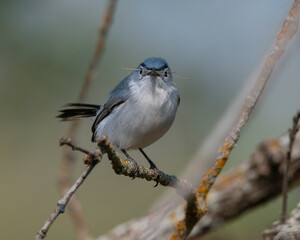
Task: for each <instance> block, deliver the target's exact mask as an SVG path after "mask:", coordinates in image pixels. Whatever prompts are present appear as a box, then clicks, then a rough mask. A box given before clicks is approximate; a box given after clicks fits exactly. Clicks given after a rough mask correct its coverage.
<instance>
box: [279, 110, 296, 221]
mask: <svg viewBox="0 0 300 240" xmlns="http://www.w3.org/2000/svg"><path fill="white" fill-rule="evenodd" d="M299 118H300V111H299V112H298V113H297V114H296V115H295V116H294V118H293V127H292V129H289V137H290V145H289V148H288V151H287V153H286V160H285V170H284V175H283V184H282V210H281V218H280V223H281V224H283V223H285V219H286V209H287V192H288V179H289V176H288V171H289V167H290V161H291V154H292V150H293V145H294V141H295V136H296V134H297V132H298V130H299V129H298V122H299Z"/></svg>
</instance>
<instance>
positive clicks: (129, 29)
mask: <svg viewBox="0 0 300 240" xmlns="http://www.w3.org/2000/svg"><path fill="white" fill-rule="evenodd" d="M292 2H293V1H292V0H285V1H282V0H263V1H262V0H254V1H240V0H227V1H223V0H209V1H208V0H206V1H196V0H191V1H188V2H186V1H174V0H165V1H158V0H155V1H151V2H149V1H145V0H142V1H141V0H128V1H119V3H118V5H117V10H116V14H115V18H114V23H113V25H112V28H111V30H110V33H109V36H108V39H107V42H106V51H105V54H104V55H103V58H102V60H101V63H100V66H99V68H98V70H97V76H96V78H95V81H94V82H93V83H92V88H91V91H90V92H89V97H88V100H87V102H90V103H97V104H100V103H102V102H103V101H105V99H106V97H107V95H108V93H109V91H110V90H111V89H112V88H113V87H114V86H115V85H116V84H117V83H118V82H119V81H120V80H121V79H122V78H124V77H125V76H126V75H127V72H126V71H125V70H122V69H121V68H124V67H129V68H135V67H136V66H137V65H138V64H139V63H140V62H141V61H143V60H144V59H145V58H147V57H150V56H161V57H164V58H166V59H167V61H168V62H169V65H170V66H171V68H172V70H173V71H174V72H176V74H179V75H182V76H185V77H188V78H189V79H188V80H186V79H183V78H180V77H176V78H175V81H176V86H177V88H178V89H179V91H180V94H181V105H180V108H179V111H178V115H177V118H176V121H175V123H174V125H173V127H172V128H171V130H170V131H169V132H168V134H167V135H166V136H165V137H164V138H163V139H161V140H160V141H158V142H157V143H155V144H153V145H152V146H150V147H148V148H147V149H146V151H147V153H148V154H149V155H150V156H151V158H152V159H153V160H154V161H155V162H156V163H157V165H158V166H159V168H161V169H162V170H164V171H166V172H168V173H174V174H176V175H180V173H181V172H182V171H183V169H184V168H185V166H186V165H187V164H188V160H189V159H191V158H192V157H193V155H194V154H195V152H196V151H197V149H198V148H199V146H200V144H201V143H202V142H203V141H204V139H205V136H207V135H208V134H209V133H210V131H211V130H212V129H213V127H214V124H216V123H217V121H218V119H219V118H220V116H221V115H222V114H223V113H224V111H225V110H226V108H227V107H228V105H229V103H230V101H231V100H232V99H233V98H234V96H235V95H236V94H237V93H238V91H239V89H241V88H242V86H243V85H244V83H245V82H246V80H247V79H248V78H249V77H250V76H251V74H252V73H253V72H254V71H255V70H256V69H257V68H258V67H259V65H260V63H261V61H262V60H263V59H264V57H265V55H266V53H267V52H268V49H269V48H270V46H271V44H272V43H274V41H275V38H276V34H277V33H278V31H279V29H280V28H281V24H282V22H283V20H284V18H285V17H286V16H287V14H288V12H289V9H290V6H291V4H292ZM105 7H106V1H104V0H103V1H96V0H88V1H80V0H72V1H71V0H65V1H58V0H51V1H49V0H48V1H36V0H28V1H20V0H19V1H18V0H10V1H5V0H2V1H1V3H0V28H1V34H0V109H1V113H0V132H1V138H0V151H1V168H0V189H1V198H0V203H1V204H0V226H1V231H0V238H1V239H33V237H34V235H35V233H36V231H37V230H38V229H40V228H41V226H42V224H43V223H44V221H45V220H46V219H47V218H48V217H49V214H50V213H51V212H52V210H53V209H54V207H55V206H56V201H57V200H58V198H59V197H60V194H59V191H58V188H57V177H58V169H59V166H60V161H61V153H62V149H61V148H60V147H59V146H58V139H59V137H60V136H64V134H65V132H66V130H67V128H68V124H67V123H63V122H59V121H58V119H56V118H55V116H56V115H57V110H58V109H59V108H60V107H61V106H62V105H63V104H65V103H69V102H74V101H75V100H76V99H77V96H78V93H79V91H80V88H81V85H82V82H83V78H84V75H85V73H86V70H87V67H88V63H89V61H90V58H91V56H92V53H93V51H94V46H95V42H96V39H97V34H98V28H99V24H100V20H101V18H102V14H103V12H104V9H105ZM299 76H300V34H299V31H298V33H297V35H296V36H295V38H294V39H293V41H292V44H291V47H290V48H289V49H288V50H287V52H286V53H285V55H284V56H283V58H282V59H281V61H280V64H279V66H278V67H277V68H276V70H275V72H274V74H273V76H272V78H271V81H270V82H269V83H268V85H267V88H266V91H265V92H264V94H263V96H262V98H261V99H260V101H259V105H258V106H257V108H256V110H255V112H254V114H253V115H252V117H251V120H250V122H249V124H248V125H247V127H246V129H245V131H244V132H243V135H242V137H241V139H240V141H239V143H238V146H237V148H236V149H235V150H234V152H233V154H232V157H231V158H230V161H229V164H228V166H227V169H228V168H230V166H233V165H236V164H238V163H239V162H241V161H243V160H245V159H247V157H248V156H249V155H250V154H251V152H253V151H254V150H255V147H256V145H257V144H258V143H259V142H260V141H262V140H263V139H267V138H271V137H276V136H278V135H281V134H282V133H284V132H285V131H286V130H287V129H288V128H289V127H290V125H291V119H292V116H293V115H294V113H295V112H296V110H297V109H299V108H300V95H299V89H300V81H299ZM91 124H92V121H89V120H85V121H84V122H83V124H82V125H81V127H80V131H79V136H80V139H79V143H80V145H81V146H84V147H87V148H89V149H93V147H94V146H93V145H92V144H91V143H90V136H91V132H90V126H91ZM216 150H217V149H216ZM134 156H135V158H136V159H137V160H138V162H140V163H143V164H147V163H146V162H145V161H144V159H143V158H142V157H141V156H140V155H139V154H135V155H134ZM77 158H78V163H77V165H76V172H75V174H74V177H75V176H78V175H79V174H80V172H81V171H82V170H83V168H84V166H83V164H82V162H81V159H82V155H80V154H79V155H77ZM165 191H166V189H165V188H163V187H157V188H153V183H149V182H147V181H142V180H138V179H137V180H135V181H131V180H130V179H129V178H127V177H124V176H117V175H115V173H114V172H113V171H112V169H111V166H110V164H109V162H108V161H107V160H106V159H104V161H103V162H102V163H101V164H100V165H98V166H97V167H96V169H95V170H94V171H93V172H92V174H91V175H90V177H89V178H88V179H87V181H86V182H85V184H84V185H83V186H82V187H81V188H80V190H79V192H78V194H79V198H80V200H81V202H82V204H83V209H84V212H85V217H86V220H87V222H88V224H89V226H90V228H91V232H92V234H93V235H94V236H98V235H100V234H104V233H105V232H107V231H108V230H109V229H111V228H112V227H113V226H116V225H117V224H119V223H121V222H124V221H126V220H128V219H131V218H135V217H139V216H142V215H143V214H145V213H146V212H147V209H149V207H150V206H151V205H152V204H153V203H154V202H155V201H156V199H157V198H158V197H159V196H160V195H161V194H162V193H163V192H165ZM297 201H299V189H298V190H297V189H294V190H293V191H292V192H291V193H290V197H289V209H291V208H293V207H295V204H296V202H297ZM280 203H281V202H280V199H275V200H274V201H272V202H269V203H268V204H267V205H265V206H263V207H260V208H257V209H255V210H251V211H250V212H248V213H247V214H244V215H243V216H242V217H240V218H239V219H237V220H235V221H232V222H230V223H228V224H226V225H225V227H222V228H221V229H220V230H218V231H216V233H213V234H210V235H209V236H210V237H218V238H219V239H258V238H259V237H260V233H261V231H262V230H263V229H265V228H267V227H270V226H271V223H272V221H274V220H275V219H278V216H279V213H280ZM47 239H76V233H75V231H74V229H73V226H72V223H71V221H70V218H69V216H68V214H64V215H62V216H60V217H59V218H58V220H57V221H56V222H55V223H54V225H53V227H52V228H51V230H50V232H49V234H48V236H47Z"/></svg>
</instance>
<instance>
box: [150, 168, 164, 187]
mask: <svg viewBox="0 0 300 240" xmlns="http://www.w3.org/2000/svg"><path fill="white" fill-rule="evenodd" d="M150 169H153V170H154V171H157V173H158V175H157V178H156V180H155V182H156V184H155V185H154V186H153V187H157V186H158V184H159V180H160V173H161V172H160V170H159V169H158V168H157V167H156V166H155V168H151V167H150Z"/></svg>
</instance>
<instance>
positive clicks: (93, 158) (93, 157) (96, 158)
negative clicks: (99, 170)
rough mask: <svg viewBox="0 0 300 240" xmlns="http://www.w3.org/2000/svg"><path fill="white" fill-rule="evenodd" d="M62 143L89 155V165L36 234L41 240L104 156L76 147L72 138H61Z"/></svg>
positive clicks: (97, 152)
mask: <svg viewBox="0 0 300 240" xmlns="http://www.w3.org/2000/svg"><path fill="white" fill-rule="evenodd" d="M60 145H61V146H63V145H68V146H70V147H71V148H72V149H73V150H77V151H80V152H83V153H85V154H87V155H88V156H89V162H90V163H89V165H88V166H87V168H86V169H85V170H84V172H83V173H82V174H81V176H80V177H79V178H78V179H77V181H76V182H75V183H74V184H73V185H72V186H71V187H70V188H69V189H68V191H66V193H65V194H64V196H63V197H62V198H61V199H60V200H59V201H58V202H57V207H56V208H55V209H54V211H53V213H52V214H51V216H50V218H49V219H48V220H47V221H46V222H45V224H44V226H43V227H42V228H41V230H39V231H38V232H37V234H36V236H35V240H41V239H44V238H45V237H46V234H47V232H48V231H49V229H50V227H51V225H52V224H53V222H54V221H55V219H56V218H57V217H58V215H60V214H62V213H64V212H65V208H66V206H67V204H68V202H69V201H70V199H71V197H72V196H73V195H74V193H75V192H76V191H77V189H78V188H79V187H80V185H81V184H82V183H83V182H84V180H85V179H86V177H87V176H88V175H89V174H90V172H91V171H92V170H93V168H94V167H95V166H96V165H97V164H98V163H99V162H100V160H101V158H102V153H101V151H99V150H95V151H94V152H88V151H86V150H84V149H82V148H79V147H76V146H75V145H73V143H72V142H71V140H70V139H64V138H61V139H60Z"/></svg>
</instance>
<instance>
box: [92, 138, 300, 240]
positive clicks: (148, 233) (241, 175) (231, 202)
mask: <svg viewBox="0 0 300 240" xmlns="http://www.w3.org/2000/svg"><path fill="white" fill-rule="evenodd" d="M288 147H289V136H288V134H284V135H282V136H281V137H279V138H275V139H270V140H267V141H264V142H263V143H261V144H260V145H259V146H258V148H257V149H256V151H255V152H254V153H253V154H252V155H251V157H250V159H249V160H247V161H245V162H243V163H242V164H240V165H239V166H237V167H235V168H234V169H232V170H230V171H229V172H227V173H223V174H222V175H221V176H220V177H219V178H218V179H217V181H216V183H215V184H214V185H213V187H212V189H211V191H210V192H209V194H208V197H207V208H208V211H207V214H206V215H205V216H204V217H203V218H202V219H201V220H200V221H199V222H198V223H197V225H196V226H195V227H194V229H193V231H192V233H191V235H190V237H189V239H195V240H196V239H199V237H201V236H203V235H204V234H205V233H207V232H209V231H211V230H212V229H215V228H218V227H220V226H222V225H223V224H225V223H227V222H228V220H231V219H234V218H237V217H239V216H240V215H242V214H243V213H244V212H245V211H247V210H250V209H252V208H254V207H257V206H259V205H262V204H264V203H266V202H268V201H270V200H272V199H274V198H275V197H277V196H278V195H280V194H281V185H282V179H283V178H282V177H283V169H284V164H285V158H286V152H287V150H288ZM289 176H290V179H289V186H290V187H292V186H293V185H295V183H297V182H299V180H300V134H299V133H298V134H297V135H296V139H295V144H294V148H293V152H292V155H291V167H290V170H289ZM174 202H175V203H174ZM184 204H185V203H184V202H183V201H173V202H171V203H167V204H165V205H163V206H161V207H159V208H157V209H155V211H153V212H150V213H148V215H146V216H144V217H142V218H139V219H136V220H131V221H129V222H127V223H123V224H121V225H120V226H117V227H116V228H115V229H113V230H112V231H111V232H110V233H108V234H107V235H104V236H100V237H99V238H98V240H117V239H118V240H125V239H126V240H127V239H144V240H151V239H167V238H168V237H169V236H170V235H171V234H172V232H173V231H174V227H175V226H176V224H177V221H178V220H179V219H181V218H182V217H183V216H184V209H183V207H184Z"/></svg>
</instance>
